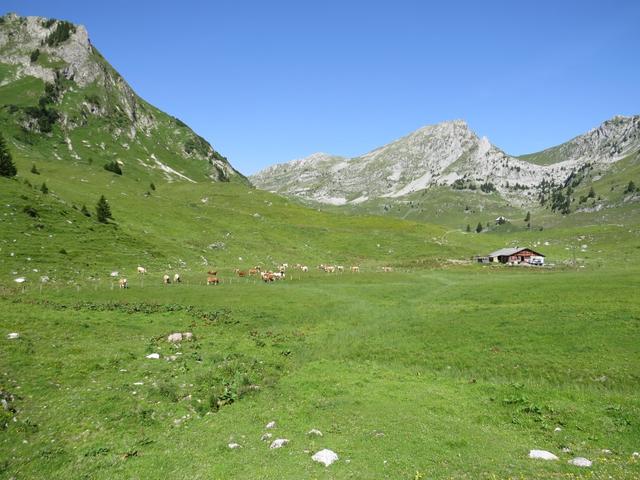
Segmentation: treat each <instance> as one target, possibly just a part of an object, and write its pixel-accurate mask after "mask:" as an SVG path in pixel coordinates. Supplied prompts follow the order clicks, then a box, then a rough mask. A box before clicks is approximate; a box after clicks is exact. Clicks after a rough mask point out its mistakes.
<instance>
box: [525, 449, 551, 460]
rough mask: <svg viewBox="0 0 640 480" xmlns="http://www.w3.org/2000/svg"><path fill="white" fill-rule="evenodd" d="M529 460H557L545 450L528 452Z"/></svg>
mask: <svg viewBox="0 0 640 480" xmlns="http://www.w3.org/2000/svg"><path fill="white" fill-rule="evenodd" d="M529 458H535V459H537V460H558V457H556V456H555V455H554V454H553V453H551V452H547V451H546V450H530V451H529Z"/></svg>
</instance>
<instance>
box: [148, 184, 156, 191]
mask: <svg viewBox="0 0 640 480" xmlns="http://www.w3.org/2000/svg"><path fill="white" fill-rule="evenodd" d="M149 188H150V189H151V190H155V189H156V186H155V185H154V184H153V182H151V183H150V184H149Z"/></svg>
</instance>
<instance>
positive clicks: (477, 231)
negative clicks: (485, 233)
mask: <svg viewBox="0 0 640 480" xmlns="http://www.w3.org/2000/svg"><path fill="white" fill-rule="evenodd" d="M481 231H482V223H481V222H478V226H477V227H476V233H480V232H481Z"/></svg>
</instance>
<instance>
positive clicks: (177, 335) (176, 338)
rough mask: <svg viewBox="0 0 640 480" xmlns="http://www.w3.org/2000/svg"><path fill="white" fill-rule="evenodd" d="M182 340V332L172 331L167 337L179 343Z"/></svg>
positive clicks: (172, 341) (168, 340) (168, 339)
mask: <svg viewBox="0 0 640 480" xmlns="http://www.w3.org/2000/svg"><path fill="white" fill-rule="evenodd" d="M181 341H182V334H181V333H180V332H177V333H172V334H171V335H169V336H168V337H167V342H171V343H178V342H181Z"/></svg>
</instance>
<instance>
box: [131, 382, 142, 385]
mask: <svg viewBox="0 0 640 480" xmlns="http://www.w3.org/2000/svg"><path fill="white" fill-rule="evenodd" d="M133 384H134V385H144V382H133Z"/></svg>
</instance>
